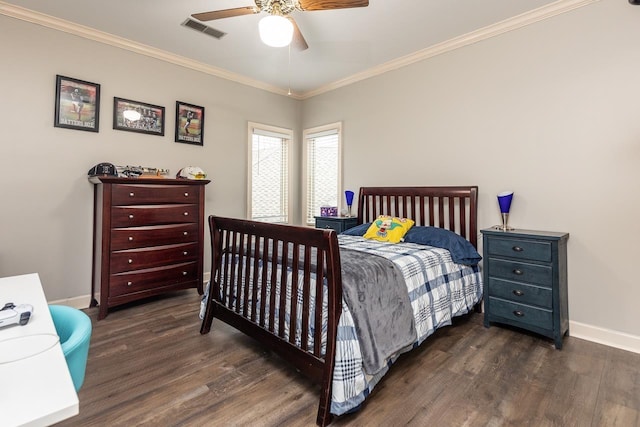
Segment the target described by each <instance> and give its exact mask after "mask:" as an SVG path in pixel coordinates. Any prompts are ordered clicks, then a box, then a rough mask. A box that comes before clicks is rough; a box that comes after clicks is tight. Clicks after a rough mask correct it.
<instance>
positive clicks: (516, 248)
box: [511, 246, 524, 252]
mask: <svg viewBox="0 0 640 427" xmlns="http://www.w3.org/2000/svg"><path fill="white" fill-rule="evenodd" d="M511 249H513V251H514V252H522V251H524V249H522V248H521V247H520V246H514V247H512V248H511Z"/></svg>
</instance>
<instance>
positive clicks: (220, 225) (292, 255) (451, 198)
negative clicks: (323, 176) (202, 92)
mask: <svg viewBox="0 0 640 427" xmlns="http://www.w3.org/2000/svg"><path fill="white" fill-rule="evenodd" d="M477 200H478V187H475V186H471V187H363V188H361V189H360V194H359V198H358V224H363V223H366V222H371V221H373V220H374V219H375V218H376V217H377V216H378V215H382V214H384V215H392V216H400V217H405V218H411V219H413V220H414V221H415V222H416V225H431V226H435V227H440V228H446V229H448V230H451V231H453V232H455V233H457V234H460V235H461V236H463V237H465V238H466V239H467V240H468V241H470V242H471V243H472V244H473V245H474V246H475V247H477ZM209 227H210V232H211V245H212V251H211V260H212V262H211V270H212V271H211V289H210V290H209V298H208V300H207V307H206V312H205V316H204V320H203V322H202V327H201V329H200V333H201V334H206V333H208V332H209V331H210V329H211V323H212V321H213V318H214V317H217V318H219V319H220V320H222V321H224V322H226V323H228V324H229V325H231V326H233V327H235V328H236V329H238V330H240V331H242V332H244V333H245V334H247V335H249V336H251V337H254V338H255V339H257V340H258V341H260V342H261V343H262V344H263V345H265V346H266V347H268V348H270V349H272V350H273V351H276V352H277V353H278V354H279V355H280V356H281V357H282V358H284V359H285V360H287V361H288V362H290V363H291V364H293V365H294V366H295V367H296V368H297V369H298V370H300V371H301V372H302V373H303V374H305V375H306V376H308V377H309V378H310V379H311V380H313V381H315V382H317V383H319V384H320V386H321V391H320V403H319V406H318V415H317V419H316V422H317V424H318V425H321V426H325V425H327V424H329V423H330V422H331V420H332V418H333V415H332V414H331V413H330V412H329V411H330V408H331V386H332V379H333V370H334V359H335V351H336V335H337V326H338V320H339V318H340V315H341V313H342V280H341V273H340V252H339V247H338V240H337V235H336V233H335V231H333V230H321V229H314V228H309V227H299V226H291V225H278V224H268V223H262V222H255V221H248V220H241V219H232V218H221V217H215V216H210V217H209ZM252 242H258V244H254V243H252ZM279 248H280V249H279ZM279 250H280V252H279ZM223 253H228V254H231V255H235V256H237V257H239V258H240V259H244V260H245V261H244V262H241V263H233V262H231V259H232V258H233V257H231V256H225V257H223V256H222V254H223ZM287 259H289V260H290V261H289V262H287ZM259 264H261V265H262V270H261V271H262V272H263V274H256V275H253V274H251V272H252V271H258V267H259ZM283 264H288V265H283ZM278 266H282V267H283V268H281V269H278V268H277V267H278ZM266 267H272V268H269V269H268V268H266ZM287 268H288V269H289V270H290V271H292V282H293V283H292V285H291V292H290V294H291V295H289V297H290V298H289V301H287V295H286V294H285V293H284V292H282V293H280V295H279V297H278V299H277V300H276V294H277V293H278V292H277V290H276V288H277V285H276V283H277V282H279V280H278V279H285V283H286V274H287ZM267 271H271V273H270V276H271V277H267ZM278 275H280V276H281V277H280V278H279V277H278ZM314 276H315V277H325V278H326V284H327V286H326V287H322V286H318V287H315V286H313V285H312V282H313V277H314ZM298 277H303V279H302V281H300V280H299V279H298ZM267 287H269V289H267ZM223 290H224V292H223ZM312 293H313V295H312ZM323 293H326V295H323ZM313 298H315V301H322V299H323V298H326V300H327V306H328V310H327V312H326V313H324V314H323V313H322V312H321V309H319V310H315V311H314V312H312V310H311V303H310V301H312V300H313ZM258 301H259V302H258ZM291 301H302V302H303V303H302V313H296V311H297V310H298V304H291ZM267 303H268V304H267ZM287 306H289V307H291V316H290V318H292V319H296V317H297V316H298V317H301V318H302V327H301V329H300V330H298V328H293V330H294V332H293V333H292V334H289V335H288V334H287V333H286V331H285V327H284V324H285V321H286V320H285V316H284V313H285V307H287ZM266 307H278V309H279V316H278V317H277V318H276V317H275V313H274V312H275V310H268V309H267V308H266ZM320 307H321V304H319V308H320ZM323 316H326V318H327V331H326V334H327V336H326V346H325V348H324V349H323V348H322V345H321V342H322V336H321V334H322V331H321V329H322V328H316V329H315V330H314V332H313V340H312V341H313V342H312V343H311V342H310V341H309V340H308V338H307V336H308V333H309V331H310V330H311V328H312V326H311V325H312V324H316V325H319V324H321V321H322V318H323ZM296 338H297V339H296ZM323 350H324V351H323Z"/></svg>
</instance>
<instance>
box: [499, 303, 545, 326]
mask: <svg viewBox="0 0 640 427" xmlns="http://www.w3.org/2000/svg"><path fill="white" fill-rule="evenodd" d="M489 300H490V304H491V317H494V316H495V317H502V318H504V319H507V320H510V321H515V322H519V323H524V324H527V325H531V326H535V327H537V328H542V329H553V312H552V311H551V310H546V309H544V308H537V307H532V306H530V305H526V304H518V303H515V302H511V301H506V300H503V299H500V298H494V297H489Z"/></svg>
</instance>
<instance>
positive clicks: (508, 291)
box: [482, 229, 569, 349]
mask: <svg viewBox="0 0 640 427" xmlns="http://www.w3.org/2000/svg"><path fill="white" fill-rule="evenodd" d="M482 236H483V252H484V261H483V263H484V309H485V315H484V325H485V326H486V327H489V326H490V324H491V323H493V322H497V323H503V324H508V325H511V326H516V327H519V328H523V329H527V330H529V331H532V332H536V333H538V334H541V335H544V336H547V337H549V338H552V339H553V340H554V342H555V346H556V348H557V349H561V348H562V340H563V337H564V335H565V334H566V333H567V332H569V308H568V307H569V306H568V298H567V297H568V292H567V240H568V239H569V234H568V233H558V232H553V231H534V230H514V231H501V230H495V229H487V230H482Z"/></svg>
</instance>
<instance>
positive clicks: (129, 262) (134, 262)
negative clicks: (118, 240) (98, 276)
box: [111, 243, 198, 273]
mask: <svg viewBox="0 0 640 427" xmlns="http://www.w3.org/2000/svg"><path fill="white" fill-rule="evenodd" d="M197 257H198V244H197V243H186V244H184V245H167V246H153V247H150V248H140V249H129V250H124V251H115V252H113V253H112V254H111V273H123V272H125V271H132V270H142V269H146V268H153V267H160V266H162V265H167V264H177V263H182V262H187V261H193V260H196V259H197Z"/></svg>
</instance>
